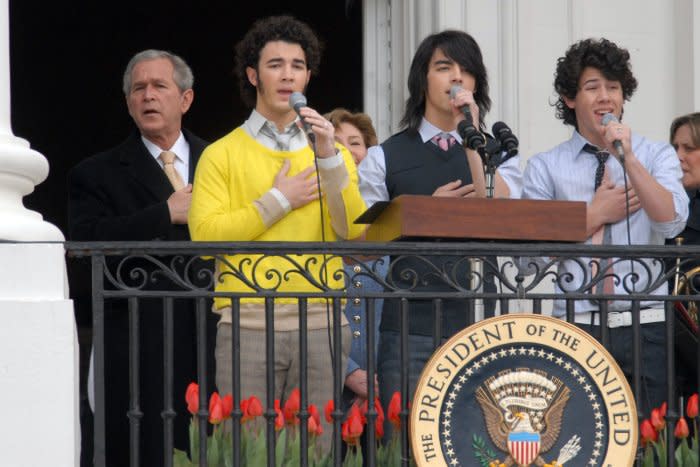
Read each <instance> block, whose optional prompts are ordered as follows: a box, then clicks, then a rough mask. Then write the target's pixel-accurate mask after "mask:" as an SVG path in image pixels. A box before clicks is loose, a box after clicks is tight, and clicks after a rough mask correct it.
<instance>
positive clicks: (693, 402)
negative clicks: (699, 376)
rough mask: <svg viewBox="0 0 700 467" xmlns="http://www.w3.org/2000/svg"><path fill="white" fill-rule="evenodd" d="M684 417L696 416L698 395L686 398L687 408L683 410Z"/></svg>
mask: <svg viewBox="0 0 700 467" xmlns="http://www.w3.org/2000/svg"><path fill="white" fill-rule="evenodd" d="M685 413H686V415H688V417H690V418H695V417H697V416H698V393H697V392H696V393H695V394H693V395H692V396H690V397H689V398H688V406H687V407H686V409H685Z"/></svg>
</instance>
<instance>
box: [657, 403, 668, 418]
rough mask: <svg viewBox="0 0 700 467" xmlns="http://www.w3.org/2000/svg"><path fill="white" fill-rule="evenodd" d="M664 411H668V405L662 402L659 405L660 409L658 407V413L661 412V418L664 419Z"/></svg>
mask: <svg viewBox="0 0 700 467" xmlns="http://www.w3.org/2000/svg"><path fill="white" fill-rule="evenodd" d="M666 409H668V404H667V403H666V402H664V403H663V404H661V407H659V411H660V412H661V416H662V417H664V418H666Z"/></svg>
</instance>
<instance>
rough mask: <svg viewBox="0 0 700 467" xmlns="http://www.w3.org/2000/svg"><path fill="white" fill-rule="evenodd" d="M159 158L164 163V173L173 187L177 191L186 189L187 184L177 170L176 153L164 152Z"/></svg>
mask: <svg viewBox="0 0 700 467" xmlns="http://www.w3.org/2000/svg"><path fill="white" fill-rule="evenodd" d="M158 157H159V158H160V160H161V161H163V171H164V172H165V175H166V176H167V177H168V180H170V183H171V184H172V185H173V188H174V189H175V191H177V190H179V189H181V188H184V186H185V182H184V181H182V177H181V176H180V174H179V173H178V171H177V170H175V157H177V156H175V153H174V152H171V151H163V152H161V153H160V156H158Z"/></svg>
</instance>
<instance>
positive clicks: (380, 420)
mask: <svg viewBox="0 0 700 467" xmlns="http://www.w3.org/2000/svg"><path fill="white" fill-rule="evenodd" d="M374 410H376V411H377V419H376V420H375V422H374V429H375V432H376V434H377V439H382V438H383V437H384V409H382V404H381V403H380V402H379V398H378V397H375V398H374Z"/></svg>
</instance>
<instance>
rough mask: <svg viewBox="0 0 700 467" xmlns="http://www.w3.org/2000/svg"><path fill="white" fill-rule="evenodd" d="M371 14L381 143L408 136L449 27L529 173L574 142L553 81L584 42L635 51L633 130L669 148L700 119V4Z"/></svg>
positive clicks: (574, 3)
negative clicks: (410, 110) (685, 124)
mask: <svg viewBox="0 0 700 467" xmlns="http://www.w3.org/2000/svg"><path fill="white" fill-rule="evenodd" d="M364 9H365V15H366V21H365V30H364V36H365V41H364V60H365V63H364V66H365V89H364V92H365V111H366V112H367V113H369V114H370V116H372V118H373V120H374V121H375V123H376V126H377V133H378V135H379V140H380V141H383V140H384V139H386V138H387V137H388V136H390V135H391V134H392V133H394V132H396V131H397V130H398V129H399V121H400V119H401V116H402V113H403V110H404V106H403V104H404V102H405V101H406V98H407V97H408V96H407V89H406V80H407V77H408V69H409V66H410V61H411V58H412V56H413V53H414V52H415V50H416V48H417V45H418V44H419V43H420V41H421V40H422V39H423V38H424V37H425V36H427V35H428V34H431V33H433V32H437V31H440V30H443V29H447V28H455V29H462V30H465V31H467V32H468V33H470V34H471V35H472V36H474V38H475V39H476V41H477V42H478V43H479V45H480V47H481V50H482V53H483V55H484V61H485V63H486V67H487V71H488V73H489V85H490V95H491V99H492V101H493V105H492V109H491V111H490V112H489V114H488V116H487V117H486V124H487V126H488V128H490V127H491V125H492V124H493V123H494V122H496V121H499V120H502V121H504V122H506V123H507V124H508V125H509V126H510V127H511V128H512V130H513V132H514V133H515V134H516V135H517V136H518V138H519V139H520V152H521V156H522V167H523V168H524V166H525V164H526V161H527V159H528V157H530V156H531V155H533V154H535V153H537V152H540V151H544V150H547V149H549V148H551V147H553V146H554V145H556V144H558V143H559V142H561V141H563V140H565V139H567V138H568V137H569V135H570V134H571V131H572V129H571V128H570V127H568V126H565V125H563V124H562V122H561V121H560V120H558V119H557V118H556V117H555V113H554V108H553V107H552V105H551V104H552V103H553V102H555V100H556V95H555V93H554V87H553V81H554V71H555V68H556V61H557V58H558V57H561V56H563V55H564V53H565V52H566V49H567V48H568V47H569V46H570V45H571V44H573V43H574V42H576V41H578V40H580V39H584V38H588V37H605V38H607V39H610V40H612V41H614V42H616V43H617V44H619V45H620V46H622V47H625V48H627V49H628V50H629V52H630V55H631V62H632V67H633V71H634V74H635V76H636V78H637V80H638V82H639V85H638V88H637V91H636V93H635V94H634V96H632V99H631V101H630V102H628V103H627V104H626V105H625V116H624V119H625V122H626V123H628V124H629V125H630V126H631V127H632V129H633V131H635V132H638V133H640V134H644V135H645V136H647V137H649V138H652V139H657V140H666V139H667V138H668V128H669V126H670V123H671V121H672V120H673V118H675V117H677V116H679V115H682V114H685V113H688V112H692V111H696V110H700V93H699V92H698V91H697V90H696V88H697V86H698V84H697V79H696V78H697V77H698V76H700V38H699V35H700V0H673V1H667V0H616V1H609V0H424V1H418V0H408V1H402V0H364ZM695 31H698V32H697V33H696V32H695ZM518 308H519V309H520V310H523V311H526V310H528V309H531V304H528V303H520V304H519V306H518ZM545 311H546V309H545Z"/></svg>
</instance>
